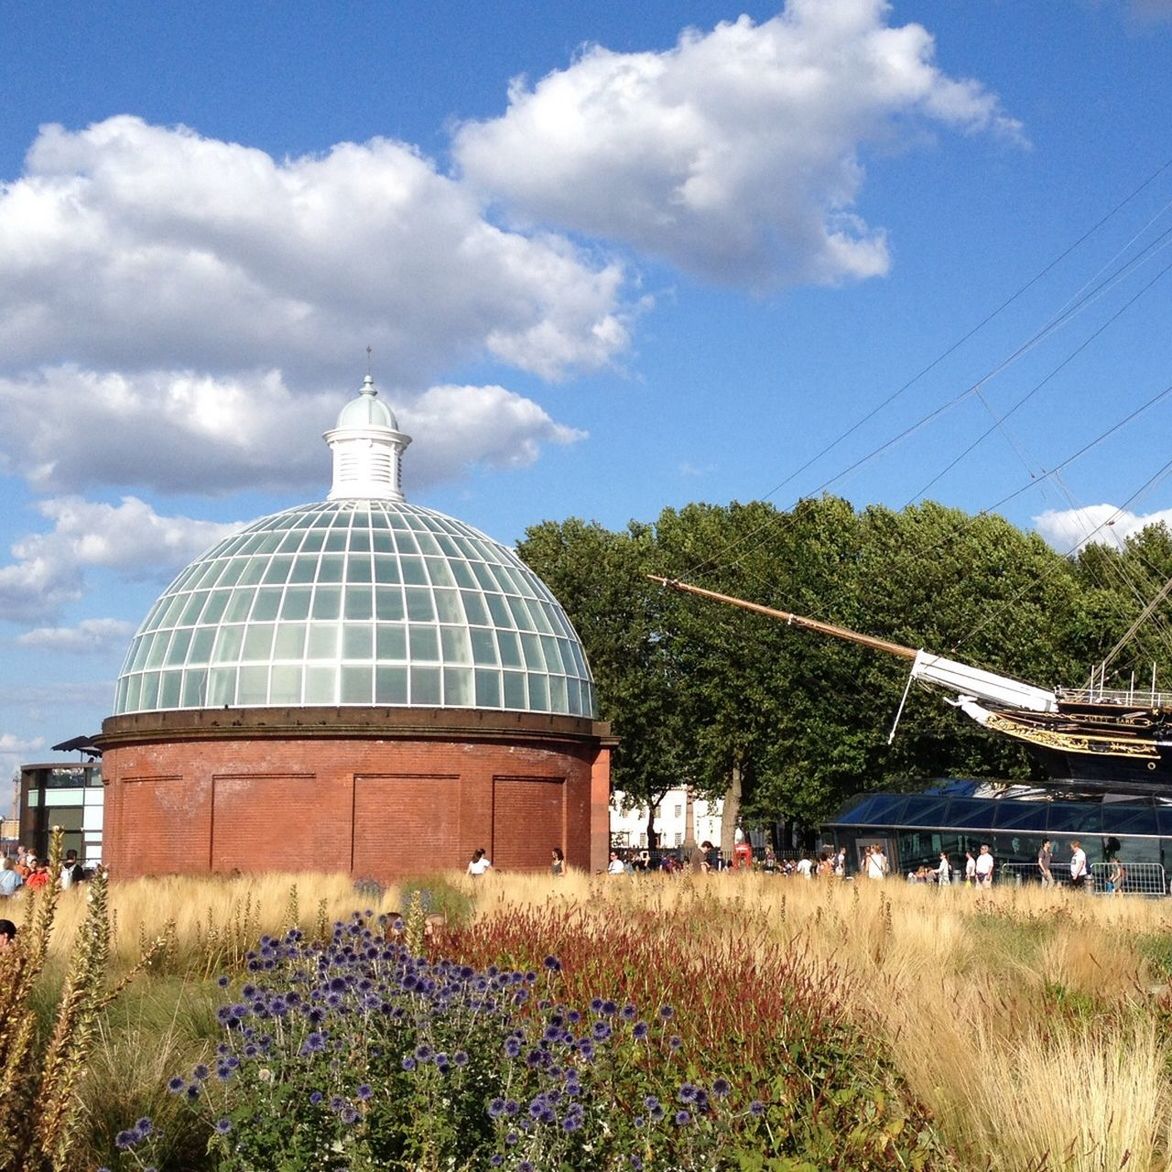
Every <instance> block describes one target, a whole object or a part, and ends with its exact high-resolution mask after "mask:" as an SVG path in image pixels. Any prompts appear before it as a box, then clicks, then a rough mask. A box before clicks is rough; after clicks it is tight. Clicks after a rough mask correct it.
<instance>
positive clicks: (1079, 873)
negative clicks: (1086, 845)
mask: <svg viewBox="0 0 1172 1172" xmlns="http://www.w3.org/2000/svg"><path fill="white" fill-rule="evenodd" d="M1089 879H1090V871H1089V869H1088V868H1087V852H1086V851H1084V850H1083V849H1082V843H1080V842H1079V840H1078V839H1077V838H1074V839H1071V842H1070V885H1071V887H1087V886H1091V884H1089V883H1088V880H1089Z"/></svg>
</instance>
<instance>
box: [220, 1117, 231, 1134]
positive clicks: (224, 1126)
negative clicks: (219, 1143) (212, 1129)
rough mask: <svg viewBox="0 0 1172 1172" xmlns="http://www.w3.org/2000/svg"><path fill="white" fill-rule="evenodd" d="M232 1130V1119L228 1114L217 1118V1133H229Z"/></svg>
mask: <svg viewBox="0 0 1172 1172" xmlns="http://www.w3.org/2000/svg"><path fill="white" fill-rule="evenodd" d="M231 1130H232V1120H231V1119H229V1118H227V1117H226V1116H221V1117H220V1118H219V1119H217V1120H216V1134H217V1135H227V1134H228V1132H230V1131H231Z"/></svg>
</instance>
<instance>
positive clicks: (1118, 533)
mask: <svg viewBox="0 0 1172 1172" xmlns="http://www.w3.org/2000/svg"><path fill="white" fill-rule="evenodd" d="M1159 524H1164V525H1167V526H1169V528H1172V509H1161V510H1159V511H1158V512H1155V513H1144V514H1137V513H1132V512H1129V511H1128V510H1126V509H1120V508H1119V507H1118V506H1116V505H1106V504H1104V505H1087V506H1085V507H1084V508H1081V509H1047V510H1046V512H1044V513H1042V514H1040V515H1039V516H1037V517H1035V518H1034V525H1035V527H1036V528H1037V530H1038V532H1039V533H1040V534H1041V535H1042V538H1043V540H1045V541H1046V543H1047V544H1048V545H1050V546H1052V547H1053V548H1054V549H1056V550H1057V551H1058V552H1059V553H1063V554H1065V553H1073V552H1074V551H1075V550H1077V549H1079V548H1080V547H1081V546H1083V545H1087V544H1090V543H1095V544H1098V545H1122V544H1123V542H1124V541H1125V540H1126V539H1127V538H1128V537H1130V536H1131V535H1132V534H1133V533H1138V532H1139V531H1140V530H1141V529H1145V528H1147V526H1149V525H1159Z"/></svg>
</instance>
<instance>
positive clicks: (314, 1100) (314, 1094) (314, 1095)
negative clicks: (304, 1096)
mask: <svg viewBox="0 0 1172 1172" xmlns="http://www.w3.org/2000/svg"><path fill="white" fill-rule="evenodd" d="M324 1098H325V1095H323V1094H322V1093H321V1091H310V1093H309V1101H310V1103H311V1104H312V1105H313V1106H314V1107H316V1106H317V1105H318V1103H320V1102H321V1101H322V1099H324Z"/></svg>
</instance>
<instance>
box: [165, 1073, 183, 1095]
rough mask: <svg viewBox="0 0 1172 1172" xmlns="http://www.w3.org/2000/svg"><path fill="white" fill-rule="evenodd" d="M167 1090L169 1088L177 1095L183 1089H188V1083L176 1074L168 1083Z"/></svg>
mask: <svg viewBox="0 0 1172 1172" xmlns="http://www.w3.org/2000/svg"><path fill="white" fill-rule="evenodd" d="M167 1090H169V1091H170V1092H171V1094H173V1095H177V1094H179V1093H180V1092H181V1091H185V1090H187V1083H186V1082H185V1081H184V1080H183V1079H181V1078H180V1077H179V1075H175V1077H174V1078H172V1079H171V1080H170V1081H169V1082H168V1083H167Z"/></svg>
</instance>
